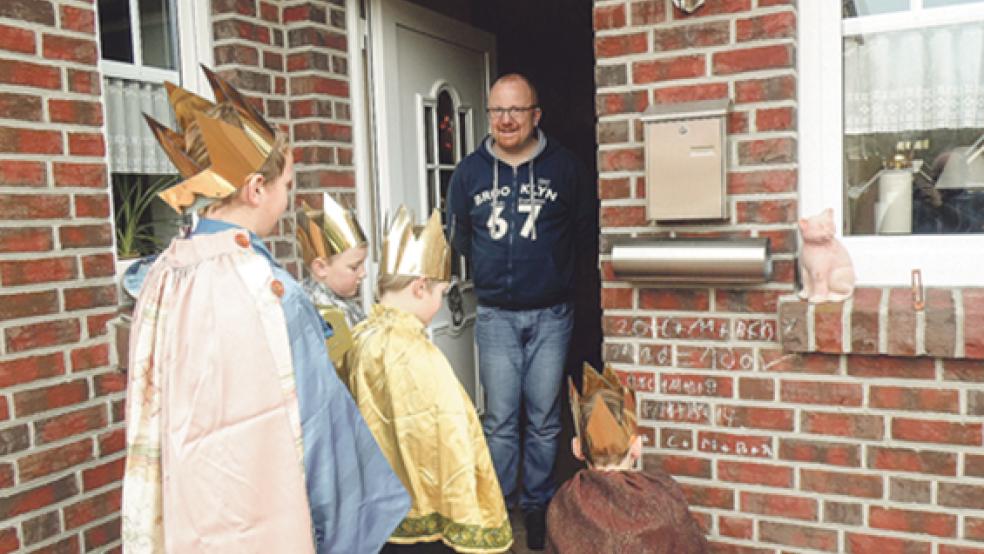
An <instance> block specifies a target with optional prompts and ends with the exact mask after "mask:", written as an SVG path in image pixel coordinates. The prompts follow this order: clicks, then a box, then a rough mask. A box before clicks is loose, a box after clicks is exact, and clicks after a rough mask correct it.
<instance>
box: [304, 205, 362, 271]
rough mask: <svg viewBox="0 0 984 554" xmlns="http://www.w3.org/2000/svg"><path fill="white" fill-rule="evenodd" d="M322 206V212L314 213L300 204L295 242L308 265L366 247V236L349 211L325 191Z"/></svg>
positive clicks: (306, 206)
mask: <svg viewBox="0 0 984 554" xmlns="http://www.w3.org/2000/svg"><path fill="white" fill-rule="evenodd" d="M321 204H322V209H321V210H313V209H311V207H310V206H308V205H307V202H304V201H302V202H301V209H300V210H298V212H297V216H296V218H297V225H296V234H297V242H298V243H300V245H301V255H302V256H303V257H304V263H305V264H307V265H311V262H312V261H314V259H315V258H328V257H330V256H334V255H335V254H340V253H342V252H344V251H346V250H348V249H349V248H354V247H356V246H362V245H364V244H366V234H365V233H363V232H362V227H360V226H359V222H358V221H356V219H355V214H353V213H352V210H347V209H345V208H343V207H342V205H341V204H339V203H338V202H335V199H334V198H332V197H331V195H330V194H328V193H327V192H326V193H324V195H323V197H322V199H321Z"/></svg>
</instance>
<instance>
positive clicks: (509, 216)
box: [446, 130, 594, 310]
mask: <svg viewBox="0 0 984 554" xmlns="http://www.w3.org/2000/svg"><path fill="white" fill-rule="evenodd" d="M537 136H538V139H539V145H538V148H537V150H536V153H535V154H534V155H533V157H532V158H531V159H530V160H528V161H526V162H524V163H522V164H520V165H519V166H517V167H513V166H511V165H509V164H507V163H506V162H504V161H502V160H500V159H498V158H497V157H496V155H495V153H494V152H493V150H492V144H493V141H492V137H491V136H489V137H486V138H485V140H483V141H482V144H481V145H480V146H479V147H478V149H477V150H475V152H472V153H471V154H469V155H468V157H466V158H465V159H464V160H462V161H461V163H460V164H458V167H457V168H456V169H455V171H454V175H453V176H452V177H451V184H450V186H449V188H448V203H447V206H448V208H447V209H448V213H447V219H446V221H447V222H448V229H449V233H450V235H451V236H450V238H451V242H452V243H453V245H454V248H455V250H456V251H457V253H459V254H463V255H465V256H467V257H468V258H469V260H470V262H471V268H472V279H473V280H474V282H475V290H476V292H477V294H478V301H479V303H480V304H482V305H485V306H495V307H498V308H506V309H513V310H521V309H534V308H545V307H548V306H552V305H555V304H559V303H561V302H567V301H569V300H571V296H572V295H573V292H574V267H575V259H576V255H577V252H578V250H579V249H582V248H587V247H589V245H590V240H589V239H590V238H591V234H592V233H593V232H594V226H593V216H594V214H593V210H594V203H593V201H592V197H591V194H590V193H591V191H590V189H589V188H588V187H589V186H590V184H589V181H588V176H587V171H586V170H585V169H584V166H583V165H582V164H581V163H580V162H579V161H578V160H577V159H576V158H575V157H574V155H573V154H572V153H571V152H570V151H569V150H567V149H566V148H564V147H563V146H561V145H559V144H557V143H556V142H554V141H553V140H550V139H548V138H547V136H546V135H545V134H544V133H543V132H542V131H540V130H537Z"/></svg>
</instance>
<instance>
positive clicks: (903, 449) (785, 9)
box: [594, 0, 984, 554]
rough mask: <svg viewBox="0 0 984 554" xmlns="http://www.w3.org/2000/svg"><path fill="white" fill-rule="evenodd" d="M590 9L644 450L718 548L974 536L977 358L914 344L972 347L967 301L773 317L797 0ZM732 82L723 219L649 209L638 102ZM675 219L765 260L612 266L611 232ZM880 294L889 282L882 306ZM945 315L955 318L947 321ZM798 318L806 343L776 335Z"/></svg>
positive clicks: (785, 254)
mask: <svg viewBox="0 0 984 554" xmlns="http://www.w3.org/2000/svg"><path fill="white" fill-rule="evenodd" d="M594 10H595V17H594V27H595V30H596V39H595V49H596V54H597V67H596V81H597V86H598V96H597V113H598V116H599V123H598V140H599V143H600V152H599V171H600V178H599V194H600V196H601V198H602V206H601V222H602V256H601V260H602V261H601V265H602V275H603V279H604V281H603V290H602V303H603V307H604V309H605V314H604V332H605V357H606V360H607V361H609V362H611V363H613V364H614V366H615V367H616V368H617V369H619V370H621V371H622V373H623V376H624V377H625V379H626V381H628V382H630V383H631V384H633V385H634V386H635V387H636V388H637V389H638V390H639V391H641V392H642V394H641V395H640V397H641V403H640V404H641V405H640V416H641V420H640V421H641V424H642V426H643V431H644V432H645V433H646V434H647V435H648V437H649V439H650V442H649V447H648V448H647V449H646V459H645V461H646V464H647V465H652V466H658V467H662V468H663V469H665V470H667V471H669V472H670V473H671V474H673V475H674V476H676V477H677V479H678V480H679V481H680V483H681V484H682V485H683V487H684V490H685V491H686V493H687V495H688V497H689V499H690V502H691V504H692V507H693V509H694V511H695V513H696V514H697V515H698V517H699V519H700V521H701V522H702V524H703V525H704V526H705V528H706V529H707V531H708V534H709V536H710V537H711V539H712V542H713V544H714V551H716V552H729V553H731V552H734V553H778V552H789V551H792V550H795V551H797V552H799V551H803V550H808V551H811V552H812V551H821V552H851V553H859V552H864V553H869V552H907V553H908V552H919V553H922V552H925V553H930V552H934V553H951V554H952V553H956V552H961V553H970V552H978V553H984V456H982V455H981V452H982V450H981V446H982V422H984V418H982V416H984V392H982V389H981V383H982V382H984V363H982V362H981V361H979V360H970V359H952V358H947V359H944V358H934V357H928V356H926V355H925V353H926V352H929V353H937V355H940V356H944V355H948V356H961V355H963V353H964V352H965V351H966V355H968V356H969V355H970V353H971V351H972V348H971V346H970V345H971V340H972V339H971V338H969V337H977V336H978V335H979V331H977V330H976V327H973V325H971V323H970V322H974V321H977V320H978V319H979V317H980V316H979V315H978V314H977V313H976V311H974V310H973V308H971V310H972V312H973V313H965V310H957V311H955V310H954V309H952V306H956V305H958V304H957V303H955V302H953V301H951V302H950V303H949V304H947V305H946V306H944V307H943V308H946V307H947V306H949V308H948V309H950V311H949V312H946V311H945V310H944V309H943V308H939V309H935V308H934V309H932V310H929V309H928V310H927V312H926V313H925V314H924V315H920V314H918V313H915V312H914V311H913V310H912V308H911V305H907V304H906V300H907V299H908V298H909V297H908V296H907V295H905V294H903V293H905V292H906V291H901V292H899V291H895V292H892V293H891V294H889V293H887V292H886V293H884V295H883V294H882V292H881V291H872V290H870V289H869V290H867V291H863V292H862V294H860V295H859V296H858V297H857V298H856V299H855V303H854V305H853V308H852V306H851V305H847V306H846V307H845V308H844V309H843V310H842V309H841V307H840V306H839V305H827V306H824V307H817V308H816V309H815V310H812V309H811V310H807V309H806V308H805V307H804V306H803V305H793V306H790V309H789V310H788V312H789V313H791V314H795V313H798V311H802V312H803V314H804V316H805V315H806V314H807V312H809V314H810V318H811V319H810V323H809V325H807V318H806V317H802V318H799V319H798V320H796V321H794V319H795V318H792V317H785V316H784V318H783V319H780V315H779V304H780V301H779V299H780V297H782V296H785V295H788V294H789V293H791V292H792V291H793V288H794V285H793V278H794V257H795V253H796V250H797V238H796V233H795V221H796V216H797V210H798V206H797V197H798V194H797V187H798V179H797V166H796V150H797V142H796V141H797V123H796V101H797V97H796V84H797V77H796V58H795V55H796V47H797V45H796V29H797V13H796V6H795V2H793V1H792V0H707V2H706V3H705V5H704V6H703V7H702V8H700V10H698V11H697V12H696V13H694V14H693V15H690V16H687V15H684V14H683V13H682V12H680V11H679V10H676V9H675V8H672V6H671V3H670V1H669V0H638V1H622V0H619V1H609V0H596V2H595V8H594ZM724 97H728V98H731V99H732V100H733V101H734V108H733V111H732V113H731V115H730V117H729V120H728V127H729V139H728V148H729V155H730V160H729V167H728V184H727V190H728V195H729V196H728V199H729V200H728V201H729V208H730V219H729V220H728V221H725V222H720V223H702V224H680V225H655V224H650V223H649V222H647V221H646V217H645V194H646V189H645V182H644V158H643V143H642V133H641V123H640V121H639V114H640V113H641V112H643V111H644V110H645V109H646V108H647V107H648V106H650V105H652V104H663V103H673V102H685V101H691V100H698V99H706V98H724ZM834 181H835V182H836V179H835V180H834ZM671 236H676V237H693V236H710V237H718V236H725V237H730V236H737V237H748V236H758V237H769V238H770V239H772V250H773V252H774V260H775V277H774V280H773V281H772V282H770V283H769V284H766V285H762V286H756V287H741V288H728V287H699V286H685V285H681V286H678V287H646V286H641V287H640V286H632V285H631V284H629V283H627V282H624V281H620V280H618V279H617V277H616V276H615V274H614V272H613V271H612V268H611V265H610V246H609V245H610V244H611V242H612V241H613V240H615V239H619V238H625V237H671ZM968 294H969V295H970V297H971V298H976V296H975V295H978V294H979V293H977V292H973V291H971V292H969V293H968V292H967V291H964V292H963V293H962V294H960V293H957V292H955V293H954V294H953V295H951V294H950V293H949V292H946V291H935V292H932V296H933V297H934V298H935V297H936V296H939V297H941V298H943V299H944V300H945V299H946V298H950V297H952V298H957V299H958V300H959V299H961V298H964V299H966V298H968ZM873 296H877V297H878V298H885V299H889V300H891V302H889V301H888V300H886V301H885V302H884V303H883V305H882V308H883V309H882V311H883V312H884V313H881V312H879V303H878V302H877V301H875V302H874V306H871V305H870V304H871V301H872V298H869V297H873ZM896 297H898V298H896ZM944 303H945V302H944ZM959 305H960V306H963V307H964V308H966V306H972V304H968V303H967V302H966V301H964V302H963V303H962V304H959ZM929 308H933V306H929ZM845 310H846V311H845ZM786 311H787V310H785V309H784V313H785V312H786ZM958 312H959V313H958ZM844 314H846V315H844ZM852 314H853V315H854V316H855V317H853V318H852V317H851V315H852ZM947 314H949V315H947ZM842 315H843V317H842ZM844 318H847V319H844ZM899 318H902V319H904V321H902V320H901V319H899ZM937 320H939V321H937ZM920 322H921V323H920ZM927 325H928V327H927ZM937 325H946V326H947V328H948V329H952V330H953V332H956V331H957V330H959V331H960V332H961V333H962V334H961V335H960V336H959V337H954V336H952V335H950V338H949V340H945V337H941V335H940V333H939V332H938V330H939V328H938V327H937ZM828 328H830V329H832V331H829V332H828V331H826V329H828ZM841 329H847V331H846V332H845V333H843V334H842V333H841V332H840V331H841ZM934 329H935V330H934ZM834 331H836V332H834ZM796 333H799V334H800V335H797V336H802V337H804V338H803V339H802V340H803V341H807V342H809V344H806V343H805V342H804V343H801V344H799V345H798V346H797V347H796V348H790V349H789V351H786V350H783V348H782V345H781V344H780V342H779V340H780V336H784V335H786V336H791V335H796ZM886 333H887V334H886ZM900 333H904V334H900ZM965 334H966V335H967V336H966V337H965V336H964V335H965ZM844 340H848V341H849V342H851V341H856V342H857V345H856V346H855V347H854V348H853V349H852V348H851V345H850V344H848V345H847V346H846V347H845V346H844V345H843V341H844ZM973 340H974V341H976V338H974V339H973ZM965 343H966V345H967V346H966V348H965V347H964V344H965ZM973 344H975V345H976V342H974V343H973ZM900 345H901V346H900ZM955 345H956V346H955ZM903 347H904V348H903ZM919 348H923V350H919ZM820 352H834V353H836V354H823V353H820ZM843 353H850V354H843ZM859 353H863V354H859ZM879 353H880V355H879ZM888 353H891V354H896V353H898V354H900V355H899V356H889V355H885V354H888ZM903 356H904V357H903ZM975 357H978V356H975Z"/></svg>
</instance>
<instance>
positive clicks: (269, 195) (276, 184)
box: [258, 151, 294, 236]
mask: <svg viewBox="0 0 984 554" xmlns="http://www.w3.org/2000/svg"><path fill="white" fill-rule="evenodd" d="M293 181H294V157H293V156H292V155H291V153H290V152H289V151H288V152H287V156H286V159H285V160H284V171H283V173H281V174H280V177H277V179H275V180H274V181H271V182H269V183H264V185H263V194H264V196H263V199H262V203H261V204H260V210H261V212H260V214H261V215H260V219H261V221H260V222H259V223H260V226H261V227H262V228H261V229H260V230H259V231H261V232H259V233H258V234H260V235H261V236H269V235H270V234H272V233H273V232H274V230H276V228H277V221H278V220H279V219H280V216H282V215H284V212H285V211H287V203H288V201H289V199H290V189H291V184H292V183H293Z"/></svg>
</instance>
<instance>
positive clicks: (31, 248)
mask: <svg viewBox="0 0 984 554" xmlns="http://www.w3.org/2000/svg"><path fill="white" fill-rule="evenodd" d="M343 5H344V2H343V1H342V0H331V1H326V0H317V1H303V2H299V1H284V2H281V1H276V0H270V1H267V0H213V2H212V5H211V12H212V18H213V20H212V22H211V23H212V33H213V37H214V55H215V65H216V67H217V68H218V69H219V70H220V71H221V72H222V74H223V75H225V76H226V77H227V78H230V79H231V80H232V81H233V82H234V83H235V84H236V85H237V86H239V87H240V88H241V90H242V91H243V92H244V93H246V94H247V95H248V96H249V97H251V98H252V99H253V100H255V101H256V102H257V105H258V106H259V107H261V108H262V110H263V111H264V113H266V114H267V115H268V116H269V117H270V118H271V120H273V121H275V122H277V123H278V124H280V125H282V127H283V128H284V129H285V130H286V131H287V132H289V133H290V134H291V135H292V138H293V141H294V145H295V150H294V152H295V157H296V159H297V161H298V164H297V166H296V170H297V186H298V196H301V195H305V194H306V195H308V196H309V198H308V200H309V202H312V203H316V202H315V200H317V199H318V198H317V197H316V196H313V195H312V194H311V193H313V192H315V191H316V192H320V191H321V190H330V191H332V192H342V193H343V194H342V195H341V196H342V197H343V198H344V199H345V201H346V202H348V203H350V204H353V205H354V202H355V198H354V176H353V169H352V146H351V134H352V133H351V123H350V105H349V104H350V102H349V99H348V94H349V89H348V87H349V85H348V76H347V75H348V61H347V53H346V48H347V43H346V38H345V31H344V20H345V15H344V10H343ZM94 9H95V8H94V2H92V1H91V0H3V1H0V522H2V523H0V553H3V552H12V551H31V552H34V551H39V552H40V551H45V552H49V551H57V552H78V551H90V550H98V549H103V548H107V547H109V548H112V549H113V550H119V524H120V521H119V513H118V511H119V505H120V485H119V480H120V478H121V475H122V468H123V455H124V452H123V448H124V431H123V419H124V414H123V390H124V388H125V381H124V376H123V375H122V374H120V373H117V372H115V371H113V370H110V369H109V367H108V364H109V359H108V358H109V349H108V342H107V336H106V329H105V323H106V321H107V320H109V319H110V318H112V317H113V316H114V315H115V313H116V309H117V308H116V306H117V302H118V297H117V289H116V284H115V279H114V266H113V254H112V226H111V217H110V211H111V197H110V194H109V183H108V173H107V166H106V163H105V161H106V160H105V153H106V139H105V136H104V134H103V130H102V125H103V117H104V115H103V109H102V104H101V97H100V94H101V86H100V83H101V77H100V74H99V72H98V67H97V64H98V56H99V49H98V44H97V37H96V35H95V31H94V29H95V12H94ZM292 235H293V227H292V225H291V217H290V215H289V214H288V216H287V217H285V218H284V220H283V223H282V226H281V230H280V233H279V235H278V237H275V238H274V239H273V240H272V241H271V242H272V243H273V248H274V252H275V254H276V255H277V256H278V257H280V258H281V259H283V260H284V261H286V262H287V265H288V268H290V269H291V270H293V271H295V272H296V270H297V265H296V260H297V255H296V252H295V248H294V241H293V236H292Z"/></svg>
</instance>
